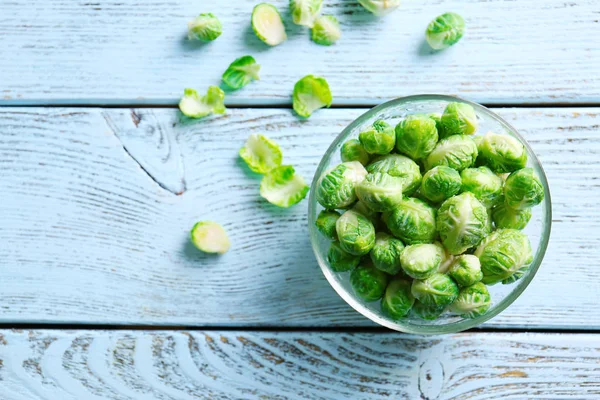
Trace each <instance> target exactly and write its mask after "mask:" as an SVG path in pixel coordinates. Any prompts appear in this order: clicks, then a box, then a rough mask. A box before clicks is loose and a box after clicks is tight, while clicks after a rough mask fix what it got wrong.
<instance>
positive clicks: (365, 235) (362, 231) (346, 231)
mask: <svg viewBox="0 0 600 400" xmlns="http://www.w3.org/2000/svg"><path fill="white" fill-rule="evenodd" d="M335 229H336V232H337V235H338V240H339V241H340V246H342V249H344V250H345V251H347V252H348V253H350V254H353V255H355V256H364V255H365V254H368V253H369V251H371V249H372V248H373V246H374V245H375V227H374V226H373V223H372V222H371V221H369V219H368V218H367V217H365V216H364V215H362V214H359V213H357V212H356V211H352V210H349V211H346V212H345V213H344V214H342V216H341V217H340V218H339V219H338V220H337V222H336V224H335Z"/></svg>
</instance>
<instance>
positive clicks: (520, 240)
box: [475, 229, 533, 285]
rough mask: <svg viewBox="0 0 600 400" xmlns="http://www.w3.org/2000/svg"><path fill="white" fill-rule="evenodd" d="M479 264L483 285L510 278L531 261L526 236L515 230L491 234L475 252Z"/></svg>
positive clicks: (530, 251) (529, 245) (531, 257)
mask: <svg viewBox="0 0 600 400" xmlns="http://www.w3.org/2000/svg"><path fill="white" fill-rule="evenodd" d="M475 255H476V256H477V257H478V258H479V261H480V262H481V272H483V279H482V280H481V281H482V282H483V283H485V284H487V285H493V284H495V283H498V282H500V281H503V280H506V279H508V278H510V277H511V276H512V275H513V274H515V273H516V272H517V271H519V270H520V269H522V268H526V267H527V266H528V265H529V264H530V263H531V262H532V261H533V252H532V250H531V244H530V243H529V239H528V238H527V235H525V234H524V233H523V232H521V231H519V230H516V229H498V230H497V231H494V232H492V234H490V235H489V236H488V237H487V238H485V240H484V241H483V242H481V244H480V245H479V247H478V248H477V250H475Z"/></svg>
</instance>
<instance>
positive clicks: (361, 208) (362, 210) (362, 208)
mask: <svg viewBox="0 0 600 400" xmlns="http://www.w3.org/2000/svg"><path fill="white" fill-rule="evenodd" d="M351 210H352V211H356V212H357V213H359V214H362V215H364V216H365V217H367V218H368V219H369V221H371V223H372V224H373V226H375V227H376V226H377V225H378V224H379V222H380V219H381V214H380V213H378V212H377V211H373V210H371V209H370V208H369V207H367V205H366V204H365V203H363V202H362V201H357V202H356V203H354V205H353V206H352V208H351Z"/></svg>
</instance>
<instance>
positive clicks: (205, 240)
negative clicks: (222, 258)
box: [190, 221, 230, 254]
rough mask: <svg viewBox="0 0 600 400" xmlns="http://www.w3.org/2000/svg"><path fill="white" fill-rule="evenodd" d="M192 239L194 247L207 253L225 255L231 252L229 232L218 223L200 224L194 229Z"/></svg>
mask: <svg viewBox="0 0 600 400" xmlns="http://www.w3.org/2000/svg"><path fill="white" fill-rule="evenodd" d="M190 237H191V239H192V243H193V244H194V246H196V247H197V248H198V249H199V250H201V251H203V252H205V253H218V254H223V253H226V252H227V250H229V246H230V244H229V237H227V232H225V229H223V227H222V226H221V225H219V224H217V223H216V222H212V221H201V222H198V223H197V224H196V225H194V227H193V228H192V230H191V232H190Z"/></svg>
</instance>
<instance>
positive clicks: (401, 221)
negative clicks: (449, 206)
mask: <svg viewBox="0 0 600 400" xmlns="http://www.w3.org/2000/svg"><path fill="white" fill-rule="evenodd" d="M384 220H385V223H386V225H387V227H388V228H389V229H390V231H391V232H392V234H393V235H394V236H396V237H397V238H399V239H401V240H402V241H403V242H404V243H407V244H418V243H431V242H433V240H434V239H435V237H436V234H437V232H436V230H435V209H434V208H433V207H431V206H430V205H428V204H427V203H425V202H424V201H422V200H418V199H415V198H411V197H407V198H405V199H404V200H402V201H401V202H400V203H399V204H398V205H397V206H396V208H395V209H394V210H393V211H391V212H389V213H388V214H387V215H386V214H384Z"/></svg>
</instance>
